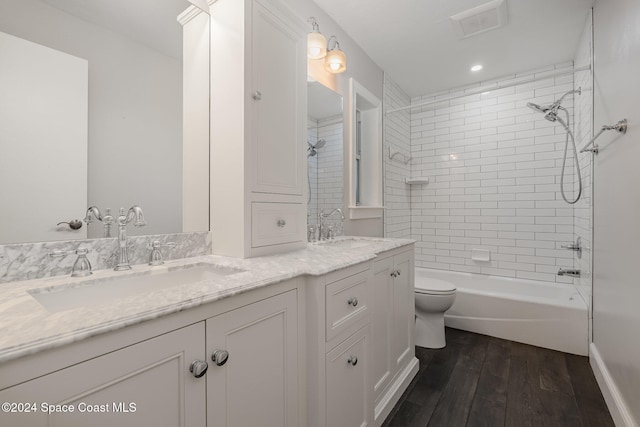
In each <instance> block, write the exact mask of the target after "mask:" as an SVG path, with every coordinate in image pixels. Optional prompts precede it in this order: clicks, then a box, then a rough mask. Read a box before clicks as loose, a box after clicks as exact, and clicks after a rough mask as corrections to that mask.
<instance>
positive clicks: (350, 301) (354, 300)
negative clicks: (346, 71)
mask: <svg viewBox="0 0 640 427" xmlns="http://www.w3.org/2000/svg"><path fill="white" fill-rule="evenodd" d="M347 304H349V305H352V306H354V307H356V306H357V305H358V298H356V297H351V298H349V299H348V300H347Z"/></svg>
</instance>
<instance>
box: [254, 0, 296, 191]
mask: <svg viewBox="0 0 640 427" xmlns="http://www.w3.org/2000/svg"><path fill="white" fill-rule="evenodd" d="M272 9H274V8H272ZM252 20H253V25H252V31H253V34H252V36H251V61H252V64H251V75H252V82H251V85H252V88H251V89H249V90H250V95H251V99H250V100H249V102H250V103H251V106H252V108H251V113H252V116H253V120H252V122H251V125H249V126H248V127H249V129H248V132H249V133H250V148H251V151H250V154H249V155H250V158H251V171H252V174H253V179H252V191H253V192H257V193H276V194H287V195H296V196H302V190H303V186H302V184H303V166H304V163H303V162H304V154H303V152H302V151H303V149H304V148H305V147H304V146H305V144H304V143H305V141H306V139H305V132H306V74H307V73H306V56H305V46H306V39H305V37H304V35H302V34H299V33H298V32H296V31H295V30H294V29H293V26H292V25H289V24H288V23H287V21H286V20H285V19H284V18H283V17H282V16H279V15H278V16H276V15H275V14H274V13H272V12H270V11H269V10H268V9H267V8H266V7H265V6H263V5H262V3H261V2H259V1H254V2H253V13H252ZM300 201H302V200H301V197H300Z"/></svg>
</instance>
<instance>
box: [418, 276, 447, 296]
mask: <svg viewBox="0 0 640 427" xmlns="http://www.w3.org/2000/svg"><path fill="white" fill-rule="evenodd" d="M415 290H416V292H418V293H420V294H452V293H454V292H455V291H456V287H455V286H453V284H452V283H450V282H447V281H445V280H440V279H430V278H421V279H420V280H416V283H415Z"/></svg>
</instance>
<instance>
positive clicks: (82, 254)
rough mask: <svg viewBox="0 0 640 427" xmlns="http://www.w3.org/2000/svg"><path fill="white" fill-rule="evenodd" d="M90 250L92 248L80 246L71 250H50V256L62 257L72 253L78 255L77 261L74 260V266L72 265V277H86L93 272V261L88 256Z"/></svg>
mask: <svg viewBox="0 0 640 427" xmlns="http://www.w3.org/2000/svg"><path fill="white" fill-rule="evenodd" d="M89 252H91V249H88V248H78V249H75V250H70V251H51V252H49V256H50V257H52V258H62V257H65V256H67V255H71V254H76V255H78V258H77V259H76V262H74V263H73V267H71V277H84V276H89V275H91V274H93V272H92V271H91V263H90V262H89V259H88V258H87V254H88V253H89Z"/></svg>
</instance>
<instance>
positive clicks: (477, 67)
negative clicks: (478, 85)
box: [471, 64, 482, 73]
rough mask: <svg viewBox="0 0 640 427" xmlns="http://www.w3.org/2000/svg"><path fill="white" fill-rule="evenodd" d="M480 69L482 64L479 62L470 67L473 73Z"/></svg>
mask: <svg viewBox="0 0 640 427" xmlns="http://www.w3.org/2000/svg"><path fill="white" fill-rule="evenodd" d="M480 70H482V65H480V64H476V65H474V66H473V67H471V71H473V72H474V73H475V72H477V71H480Z"/></svg>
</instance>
